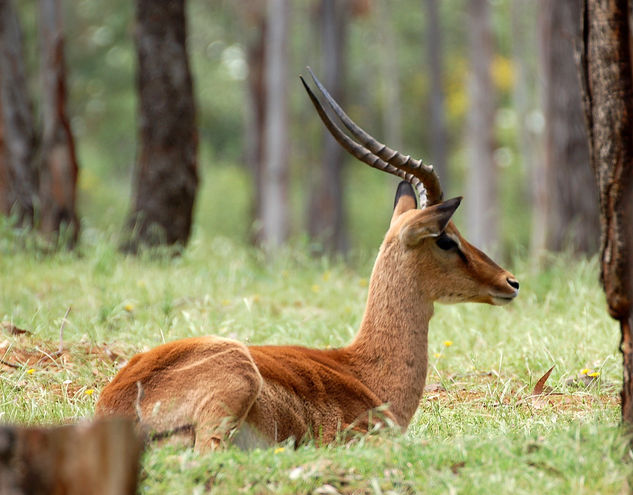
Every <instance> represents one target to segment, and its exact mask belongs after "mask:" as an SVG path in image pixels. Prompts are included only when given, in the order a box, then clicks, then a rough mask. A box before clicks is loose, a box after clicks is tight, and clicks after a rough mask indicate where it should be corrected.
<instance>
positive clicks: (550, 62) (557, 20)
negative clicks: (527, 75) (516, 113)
mask: <svg viewBox="0 0 633 495" xmlns="http://www.w3.org/2000/svg"><path fill="white" fill-rule="evenodd" d="M581 7H582V0H541V5H540V10H541V16H540V20H541V42H542V44H543V47H542V49H541V51H540V53H541V66H542V70H543V81H544V84H545V89H544V92H543V95H544V102H543V103H544V105H543V106H544V113H545V143H544V144H545V175H544V176H542V177H540V180H541V181H543V182H544V185H545V187H546V189H547V192H546V195H547V208H546V209H545V211H546V213H547V214H546V221H547V231H546V237H545V246H544V248H545V249H546V250H548V251H562V250H564V249H566V248H571V249H573V250H574V251H575V252H578V253H587V254H593V253H595V251H596V250H597V248H598V239H597V236H596V232H597V231H598V229H599V220H598V205H597V199H598V191H597V188H596V183H595V181H594V178H593V174H592V172H591V167H590V165H589V147H588V145H587V135H586V129H585V126H584V123H583V109H582V97H581V94H580V81H579V78H578V67H577V65H576V63H575V62H574V58H573V57H574V50H575V46H576V45H577V44H578V42H579V41H580V34H581V33H580V28H581V26H580V17H579V12H580V11H581Z"/></svg>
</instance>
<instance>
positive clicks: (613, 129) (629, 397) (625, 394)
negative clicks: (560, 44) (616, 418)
mask: <svg viewBox="0 0 633 495" xmlns="http://www.w3.org/2000/svg"><path fill="white" fill-rule="evenodd" d="M630 36H631V33H630V30H629V7H628V1H627V0H610V1H606V0H584V8H583V32H582V44H581V46H580V70H581V74H582V78H581V82H582V87H583V101H584V105H585V119H586V123H587V133H588V136H589V144H590V156H591V165H592V167H593V171H594V175H595V178H596V182H597V184H598V190H599V199H600V226H601V229H600V230H601V240H600V271H601V281H602V284H603V286H604V290H605V293H606V296H607V305H608V308H609V314H610V315H611V316H612V317H613V318H615V319H617V320H618V321H619V322H620V328H621V331H622V339H621V344H620V350H621V352H622V354H623V358H624V359H623V361H624V372H623V388H622V418H623V420H624V421H625V422H626V423H628V425H629V426H633V381H632V378H633V339H632V335H631V308H632V305H633V290H632V287H631V284H632V281H633V274H632V273H631V269H632V267H633V265H632V262H633V260H632V258H631V256H632V255H633V250H632V247H633V246H632V244H633V218H632V216H633V139H632V138H631V136H632V135H633V79H632V74H631V69H632V64H631V48H630Z"/></svg>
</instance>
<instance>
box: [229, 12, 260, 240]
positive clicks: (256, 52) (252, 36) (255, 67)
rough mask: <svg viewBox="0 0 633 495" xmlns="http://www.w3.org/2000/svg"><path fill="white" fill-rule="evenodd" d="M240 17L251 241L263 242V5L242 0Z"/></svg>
mask: <svg viewBox="0 0 633 495" xmlns="http://www.w3.org/2000/svg"><path fill="white" fill-rule="evenodd" d="M236 5H237V6H239V7H242V8H240V9H239V14H240V18H241V19H242V20H243V21H244V34H245V37H246V40H245V44H246V58H247V61H248V78H247V81H246V82H247V92H246V103H247V104H246V112H245V113H246V115H245V119H246V122H245V131H246V138H245V148H246V149H245V159H246V164H247V165H248V168H249V170H250V173H251V179H252V184H253V192H252V194H253V201H252V204H251V218H252V223H253V227H252V231H251V241H252V242H253V244H260V243H261V241H262V214H263V212H262V203H263V201H262V189H263V178H264V124H265V122H266V114H265V112H266V105H265V102H266V77H265V68H266V61H265V52H266V50H265V49H264V47H265V46H266V39H267V29H266V5H265V3H264V1H263V0H250V1H248V2H246V1H242V2H239V3H237V4H236Z"/></svg>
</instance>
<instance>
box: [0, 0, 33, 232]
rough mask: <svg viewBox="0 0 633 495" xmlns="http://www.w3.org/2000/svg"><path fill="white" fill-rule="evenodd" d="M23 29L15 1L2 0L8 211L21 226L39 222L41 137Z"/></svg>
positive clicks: (0, 56) (0, 89)
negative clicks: (31, 92)
mask: <svg viewBox="0 0 633 495" xmlns="http://www.w3.org/2000/svg"><path fill="white" fill-rule="evenodd" d="M22 38H23V36H22V28H21V26H20V21H19V19H18V16H17V13H16V11H15V9H14V8H13V3H12V1H11V0H1V1H0V108H1V109H2V119H3V123H2V128H3V137H4V140H3V144H4V149H3V150H1V151H2V153H3V155H4V160H3V164H5V166H6V168H5V172H4V174H3V175H4V176H5V177H6V184H7V187H6V194H7V196H6V199H5V200H4V203H5V204H6V205H7V206H6V207H5V208H6V209H8V210H9V211H11V212H12V213H13V214H15V216H16V218H17V223H18V225H20V226H30V225H33V223H34V222H35V210H36V208H37V207H38V193H37V191H38V168H39V167H38V164H37V162H36V159H37V155H36V152H37V146H38V138H37V131H36V129H35V118H34V116H33V104H32V102H31V98H30V96H29V93H28V84H27V76H26V68H25V58H24V48H23V43H22Z"/></svg>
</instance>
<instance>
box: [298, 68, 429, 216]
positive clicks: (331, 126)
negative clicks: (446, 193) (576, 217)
mask: <svg viewBox="0 0 633 495" xmlns="http://www.w3.org/2000/svg"><path fill="white" fill-rule="evenodd" d="M299 79H301V82H302V83H303V87H304V88H305V89H306V91H307V92H308V96H310V100H312V103H313V105H314V107H315V108H316V111H317V113H318V114H319V117H321V120H322V121H323V123H324V124H325V127H327V129H328V131H330V134H331V135H332V137H334V139H336V141H338V143H339V144H340V145H341V146H342V147H343V149H345V150H346V151H348V152H349V153H350V154H351V155H352V156H354V157H355V158H358V159H359V160H360V161H361V162H364V163H366V164H367V165H369V166H370V167H373V168H377V169H378V170H382V171H384V172H387V173H390V174H393V175H396V176H397V177H400V178H401V179H404V180H406V181H408V182H410V183H411V185H413V186H414V187H415V188H416V189H417V191H418V195H419V196H420V203H422V204H423V203H424V201H425V198H426V190H425V188H424V184H423V183H422V182H421V181H420V180H419V179H418V178H417V177H415V176H414V175H412V174H410V173H407V172H405V171H404V170H402V169H399V168H397V167H395V166H394V165H391V164H390V163H387V162H385V161H384V160H382V159H380V158H379V157H377V156H376V155H374V154H373V153H372V152H371V151H369V150H368V149H367V148H365V147H364V146H361V145H360V144H358V143H357V142H356V141H353V140H352V139H350V138H349V136H347V134H345V133H344V132H343V131H341V129H340V128H339V127H338V126H337V125H336V124H335V123H334V122H332V121H331V120H330V118H329V117H328V115H327V114H326V113H325V110H324V109H323V107H322V106H321V103H320V102H319V100H318V99H317V97H316V96H315V94H314V93H313V92H312V90H311V89H310V87H309V86H308V85H307V83H306V82H305V80H304V79H303V77H301V76H299Z"/></svg>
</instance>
